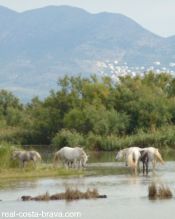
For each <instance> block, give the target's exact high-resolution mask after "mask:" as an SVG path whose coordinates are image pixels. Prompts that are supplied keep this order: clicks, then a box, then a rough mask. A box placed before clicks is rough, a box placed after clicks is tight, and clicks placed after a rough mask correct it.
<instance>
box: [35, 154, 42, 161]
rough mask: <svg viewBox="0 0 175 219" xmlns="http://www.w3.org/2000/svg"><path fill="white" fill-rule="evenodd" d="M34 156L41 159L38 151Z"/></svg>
mask: <svg viewBox="0 0 175 219" xmlns="http://www.w3.org/2000/svg"><path fill="white" fill-rule="evenodd" d="M36 157H37V159H38V160H42V158H41V155H40V153H38V152H36Z"/></svg>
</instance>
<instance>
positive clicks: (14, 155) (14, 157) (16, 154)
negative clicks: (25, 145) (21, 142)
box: [12, 150, 20, 160]
mask: <svg viewBox="0 0 175 219" xmlns="http://www.w3.org/2000/svg"><path fill="white" fill-rule="evenodd" d="M19 154H20V151H18V150H15V151H13V152H12V159H14V160H15V159H16V158H17V157H18V155H19Z"/></svg>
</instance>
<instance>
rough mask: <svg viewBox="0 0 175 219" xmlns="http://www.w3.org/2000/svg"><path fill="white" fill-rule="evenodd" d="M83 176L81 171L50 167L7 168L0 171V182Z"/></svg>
mask: <svg viewBox="0 0 175 219" xmlns="http://www.w3.org/2000/svg"><path fill="white" fill-rule="evenodd" d="M81 175H84V171H82V170H73V169H71V170H70V169H65V168H53V167H50V166H48V165H47V166H45V167H38V168H36V169H35V168H24V169H21V168H9V169H1V170H0V180H15V179H32V178H41V177H59V176H60V177H69V176H81Z"/></svg>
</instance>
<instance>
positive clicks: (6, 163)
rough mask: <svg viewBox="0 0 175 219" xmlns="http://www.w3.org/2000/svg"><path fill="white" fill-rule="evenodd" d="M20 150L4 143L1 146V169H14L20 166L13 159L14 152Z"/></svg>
mask: <svg viewBox="0 0 175 219" xmlns="http://www.w3.org/2000/svg"><path fill="white" fill-rule="evenodd" d="M17 148H19V146H18V147H16V146H12V145H9V144H8V143H5V142H2V143H1V144H0V168H13V167H17V166H18V161H16V160H13V159H12V152H13V150H15V149H17Z"/></svg>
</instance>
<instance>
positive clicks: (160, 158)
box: [154, 149, 165, 164]
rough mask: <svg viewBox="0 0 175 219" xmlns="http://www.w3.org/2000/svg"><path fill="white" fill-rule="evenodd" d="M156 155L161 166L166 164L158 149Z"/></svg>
mask: <svg viewBox="0 0 175 219" xmlns="http://www.w3.org/2000/svg"><path fill="white" fill-rule="evenodd" d="M154 154H155V157H156V158H157V160H158V161H159V162H160V163H161V164H164V163H165V162H164V160H163V158H162V156H161V154H160V152H159V150H158V149H156V150H155V152H154Z"/></svg>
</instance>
